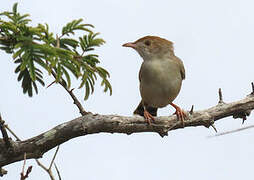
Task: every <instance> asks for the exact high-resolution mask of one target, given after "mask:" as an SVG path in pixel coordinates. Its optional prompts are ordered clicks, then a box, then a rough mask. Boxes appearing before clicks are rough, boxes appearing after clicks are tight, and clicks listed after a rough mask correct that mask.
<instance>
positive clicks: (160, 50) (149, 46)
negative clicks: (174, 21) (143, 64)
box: [123, 36, 174, 61]
mask: <svg viewBox="0 0 254 180" xmlns="http://www.w3.org/2000/svg"><path fill="white" fill-rule="evenodd" d="M123 46H124V47H131V48H133V49H135V50H136V51H137V52H138V53H139V54H140V56H141V57H142V58H143V59H144V60H145V61H146V60H151V59H158V58H159V59H161V58H163V57H165V56H172V55H174V48H173V43H172V42H171V41H168V40H166V39H163V38H160V37H157V36H145V37H143V38H140V39H138V40H137V41H135V42H130V43H126V44H123Z"/></svg>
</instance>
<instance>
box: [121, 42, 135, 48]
mask: <svg viewBox="0 0 254 180" xmlns="http://www.w3.org/2000/svg"><path fill="white" fill-rule="evenodd" d="M123 47H131V48H133V49H136V47H137V45H136V44H135V43H125V44H123Z"/></svg>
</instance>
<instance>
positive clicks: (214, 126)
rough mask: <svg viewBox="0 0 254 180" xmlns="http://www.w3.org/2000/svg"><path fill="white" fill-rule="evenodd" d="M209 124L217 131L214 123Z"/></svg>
mask: <svg viewBox="0 0 254 180" xmlns="http://www.w3.org/2000/svg"><path fill="white" fill-rule="evenodd" d="M211 126H212V128H213V129H214V131H215V132H216V133H217V132H218V131H217V129H216V127H215V125H214V124H211Z"/></svg>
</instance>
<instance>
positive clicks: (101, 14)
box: [0, 0, 254, 180]
mask: <svg viewBox="0 0 254 180" xmlns="http://www.w3.org/2000/svg"><path fill="white" fill-rule="evenodd" d="M14 2H16V1H13V0H2V2H1V5H0V11H1V12H2V11H6V10H11V8H12V5H13V4H14ZM18 2H19V5H18V9H19V11H21V12H22V13H29V14H30V15H31V17H30V18H31V19H32V20H33V24H34V25H35V24H37V23H48V24H49V27H50V29H51V31H53V32H54V33H60V32H61V27H62V26H63V25H65V24H66V23H67V22H69V21H71V20H73V19H79V18H83V19H84V20H85V23H91V24H93V25H94V26H95V31H96V32H100V33H101V37H102V38H104V39H105V40H106V42H107V43H106V44H105V45H103V46H102V47H101V48H98V50H97V51H96V52H97V53H98V54H99V55H100V59H101V62H102V63H101V65H103V66H104V67H105V68H106V69H107V70H108V71H109V72H110V74H111V79H110V81H111V84H112V86H113V95H112V96H109V95H108V94H105V93H103V88H101V87H99V84H100V83H99V82H98V86H97V87H96V91H95V93H94V95H92V96H91V97H90V98H89V100H88V101H83V99H82V98H83V97H84V92H83V91H82V90H75V91H74V92H75V93H76V94H77V96H78V97H79V99H80V100H81V101H82V103H83V105H84V107H85V109H86V110H88V111H91V112H94V113H99V114H119V115H126V116H130V115H132V112H133V110H134V109H135V108H136V106H137V105H138V103H139V101H140V95H139V90H138V87H139V84H138V83H139V82H138V71H139V68H140V65H141V63H142V59H141V58H140V57H139V55H138V54H137V53H136V52H135V51H134V50H132V49H128V48H123V47H122V46H121V45H122V44H123V43H126V42H129V41H134V40H136V39H138V38H140V37H142V36H146V35H156V36H161V37H163V38H166V39H168V40H171V41H173V42H174V44H175V53H176V55H177V56H178V57H180V58H181V59H182V60H183V62H184V65H185V69H186V80H185V81H184V82H183V86H182V90H181V93H180V94H179V96H178V97H177V99H176V100H175V103H176V104H178V105H179V106H181V107H182V108H183V109H190V107H191V105H192V104H194V106H195V109H196V110H201V109H205V108H208V107H210V106H214V105H216V104H217V102H218V93H217V92H218V88H222V92H223V96H224V100H225V101H226V102H231V101H235V100H239V99H241V98H244V97H245V96H246V95H247V94H249V93H250V90H251V86H250V83H251V82H252V81H253V80H254V78H253V67H254V62H253V61H254V53H253V52H254V50H253V42H254V35H253V32H254V21H253V17H254V11H253V7H254V3H253V1H251V0H213V1H208V0H206V1H204V0H191V1H190V0H178V1H173V0H168V1H162V0H157V1H152V0H128V1H127V0H126V1H119V0H93V1H82V0H72V1H65V2H64V1H59V0H55V1H53V0H51V1H50V0H44V1H36V0H34V1H28V0H27V1H25V0H23V1H21V0H19V1H18ZM0 57H1V71H0V82H1V93H0V99H1V103H0V112H1V114H2V117H3V118H4V120H5V121H6V122H7V123H8V125H9V126H10V127H11V128H12V129H13V130H14V131H15V132H16V134H17V135H18V136H20V138H22V139H27V138H31V137H33V136H35V135H38V134H40V133H42V132H45V131H47V130H49V129H51V128H53V127H54V126H56V125H58V124H60V123H63V122H66V121H69V120H72V119H74V118H76V117H79V116H80V115H79V112H78V110H77V108H76V107H75V106H74V105H73V102H72V100H71V98H70V97H69V95H68V94H67V93H66V92H65V91H64V89H63V88H62V87H60V86H58V85H54V86H51V87H50V88H48V89H46V88H43V87H40V88H39V94H38V95H36V96H34V97H33V98H29V97H28V96H27V95H23V93H22V89H21V84H20V83H19V82H17V80H16V79H17V76H16V74H14V69H15V65H14V63H13V61H12V58H11V56H10V55H6V54H5V53H4V52H3V51H0ZM45 75H46V74H45ZM45 80H46V83H47V84H49V83H51V82H52V78H48V77H46V78H45ZM74 87H76V86H74ZM173 112H174V109H173V108H172V107H170V106H168V107H165V108H163V109H160V110H159V115H164V116H165V115H171V114H172V113H173ZM253 119H254V116H253V115H251V116H250V117H249V118H248V121H246V123H245V125H244V126H246V125H250V124H253ZM215 125H216V127H217V129H218V131H219V132H223V131H227V130H232V129H236V128H240V127H242V125H241V120H235V119H233V118H231V117H230V118H225V119H224V120H222V121H219V122H216V124H215ZM214 134H215V132H214V131H213V129H211V128H210V129H207V128H204V127H191V128H184V129H180V130H175V131H171V132H170V133H169V136H167V137H164V138H161V137H160V136H159V135H158V134H155V133H140V134H133V135H130V136H127V135H122V134H113V135H112V134H102V133H101V134H95V135H89V136H84V137H80V138H76V139H72V140H70V141H69V142H67V143H65V144H63V145H61V147H60V150H59V154H58V156H57V158H56V163H57V165H58V167H59V170H60V172H61V175H62V179H64V180H66V179H67V180H69V179H84V180H86V179H87V180H119V179H121V180H129V179H133V180H138V179H146V180H155V179H159V180H168V179H174V180H185V179H196V180H199V179H200V180H203V179H205V180H215V179H230V180H238V179H244V180H252V179H253V177H254V174H253V162H254V155H253V154H254V145H253V143H252V139H253V136H252V135H253V134H254V129H250V130H245V131H242V132H239V133H235V134H230V135H226V136H221V137H216V138H209V139H208V138H207V136H211V135H214ZM53 153H54V150H52V151H50V152H48V153H46V154H45V155H44V158H43V159H42V161H43V162H45V163H46V164H49V161H50V159H51V157H52V155H53ZM27 165H33V170H32V173H31V174H30V177H29V178H28V179H36V180H45V179H49V177H48V175H47V174H46V173H45V172H44V171H43V170H42V169H41V168H40V167H38V166H37V165H35V161H34V160H29V161H28V163H27ZM21 168H22V162H18V163H14V164H12V165H8V166H6V167H5V169H7V170H8V175H6V176H4V177H3V178H2V179H6V180H14V179H19V178H20V172H21ZM55 176H57V175H56V173H55Z"/></svg>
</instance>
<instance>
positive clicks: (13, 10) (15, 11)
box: [12, 3, 18, 14]
mask: <svg viewBox="0 0 254 180" xmlns="http://www.w3.org/2000/svg"><path fill="white" fill-rule="evenodd" d="M17 6H18V3H14V5H13V7H12V12H13V14H17Z"/></svg>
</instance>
